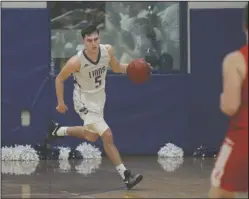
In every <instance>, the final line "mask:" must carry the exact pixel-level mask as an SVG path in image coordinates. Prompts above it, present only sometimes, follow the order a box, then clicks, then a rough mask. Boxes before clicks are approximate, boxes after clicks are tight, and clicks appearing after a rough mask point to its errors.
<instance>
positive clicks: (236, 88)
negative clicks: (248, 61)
mask: <svg viewBox="0 0 249 199" xmlns="http://www.w3.org/2000/svg"><path fill="white" fill-rule="evenodd" d="M245 74H246V65H245V61H244V57H243V56H242V55H241V53H240V52H232V53H230V54H228V55H227V56H226V57H225V58H224V61H223V92H222V94H221V96H220V108H221V111H222V112H223V113H225V114H226V115H229V116H232V115H234V114H235V113H236V112H237V111H238V109H239V107H240V104H241V90H242V85H243V82H244V79H245Z"/></svg>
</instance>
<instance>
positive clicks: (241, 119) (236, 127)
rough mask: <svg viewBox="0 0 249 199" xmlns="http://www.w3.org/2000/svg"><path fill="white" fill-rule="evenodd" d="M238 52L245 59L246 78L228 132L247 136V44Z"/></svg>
mask: <svg viewBox="0 0 249 199" xmlns="http://www.w3.org/2000/svg"><path fill="white" fill-rule="evenodd" d="M239 51H240V52H241V54H242V55H243V57H244V59H245V64H246V77H245V80H244V82H243V86H242V91H241V105H240V107H239V110H238V111H237V113H236V114H235V115H234V116H232V117H231V120H230V129H229V131H232V132H233V131H240V132H243V133H247V134H248V44H247V45H245V46H244V47H242V48H241V49H240V50H239Z"/></svg>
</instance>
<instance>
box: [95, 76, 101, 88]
mask: <svg viewBox="0 0 249 199" xmlns="http://www.w3.org/2000/svg"><path fill="white" fill-rule="evenodd" d="M100 78H101V76H100V75H99V76H96V77H95V84H96V85H95V88H98V87H99V86H100V85H101V79H100Z"/></svg>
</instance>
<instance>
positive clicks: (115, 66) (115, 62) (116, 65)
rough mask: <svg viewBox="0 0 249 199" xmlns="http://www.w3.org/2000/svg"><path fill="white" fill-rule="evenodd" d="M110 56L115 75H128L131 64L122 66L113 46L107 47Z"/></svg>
mask: <svg viewBox="0 0 249 199" xmlns="http://www.w3.org/2000/svg"><path fill="white" fill-rule="evenodd" d="M106 48H107V50H108V53H109V56H110V66H111V68H112V71H113V72H114V73H126V70H127V67H128V65H129V64H121V63H119V61H118V60H117V58H116V57H115V53H114V49H113V47H112V46H111V45H106Z"/></svg>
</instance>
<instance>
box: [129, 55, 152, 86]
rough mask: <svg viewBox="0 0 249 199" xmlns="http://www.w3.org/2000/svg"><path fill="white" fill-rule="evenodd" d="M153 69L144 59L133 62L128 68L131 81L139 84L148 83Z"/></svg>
mask: <svg viewBox="0 0 249 199" xmlns="http://www.w3.org/2000/svg"><path fill="white" fill-rule="evenodd" d="M150 73H151V69H150V67H149V65H148V64H147V63H146V62H145V61H144V60H143V59H135V60H133V61H132V62H131V63H130V64H129V65H128V68H127V75H128V77H129V79H130V80H131V81H132V82H134V83H137V84H141V83H144V82H146V81H147V80H148V79H149V78H150Z"/></svg>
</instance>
